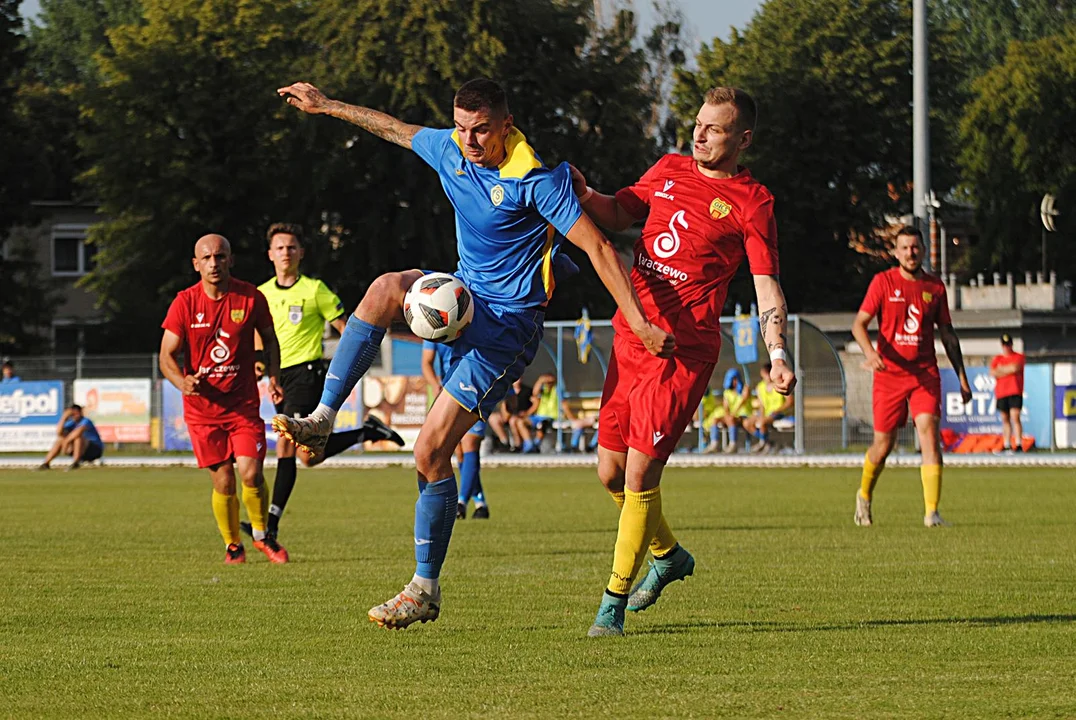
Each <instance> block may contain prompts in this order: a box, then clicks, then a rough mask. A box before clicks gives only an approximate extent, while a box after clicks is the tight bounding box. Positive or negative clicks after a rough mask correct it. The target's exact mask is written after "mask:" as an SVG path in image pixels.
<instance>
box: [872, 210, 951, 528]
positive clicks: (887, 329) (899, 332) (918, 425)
mask: <svg viewBox="0 0 1076 720" xmlns="http://www.w3.org/2000/svg"><path fill="white" fill-rule="evenodd" d="M893 256H894V257H895V258H896V260H897V264H898V266H897V267H895V268H892V269H890V270H886V271H885V272H880V273H878V274H877V275H875V276H874V279H873V280H872V281H871V284H870V287H869V288H868V289H867V296H866V297H865V298H864V299H863V304H862V305H861V306H860V307H859V313H858V314H857V315H856V319H855V320H854V321H853V322H852V335H853V337H855V339H856V342H857V343H859V347H860V348H861V349H862V350H863V354H864V355H865V356H866V358H867V359H866V362H865V363H864V367H866V368H867V369H869V370H872V371H873V372H874V442H873V443H871V446H870V448H869V449H868V450H867V456H866V457H865V458H864V460H863V477H862V480H861V483H860V489H859V491H858V492H857V493H856V513H855V523H856V525H863V526H868V525H870V524H871V522H872V520H871V493H872V492H873V490H874V485H875V483H877V482H878V476H879V475H881V474H882V470H883V469H884V467H885V460H886V458H887V457H889V453H890V452H891V451H892V450H893V444H894V443H895V442H896V439H897V431H898V430H899V429H900V428H901V426H902V425H904V423H906V422H907V421H908V408H909V407H911V414H912V421H913V422H914V423H915V429H916V432H917V433H918V434H919V446H920V447H921V448H922V453H923V464H922V467H921V468H920V475H921V477H922V480H923V502H924V504H925V505H926V513H925V515H924V517H923V524H924V525H926V526H927V527H938V526H941V525H945V524H946V523H945V521H944V520H942V518H941V515H939V514H938V501H939V500H940V499H941V475H942V472H941V470H942V456H941V442H940V439H939V436H938V418H939V417H940V416H941V375H940V374H939V373H938V358H937V357H936V356H935V354H934V326H935V325H937V326H938V337H939V338H940V339H941V342H942V345H943V346H944V347H945V354H946V355H948V356H949V362H950V363H952V365H953V368H954V369H955V370H956V372H957V375H958V376H959V377H960V395H961V396H962V398H963V400H964V402H965V403H967V402H969V401H970V400H971V386H970V385H969V384H968V375H967V373H966V372H964V356H963V355H962V354H961V352H960V340H959V339H958V338H957V336H956V331H955V330H953V320H952V318H951V317H950V316H949V302H948V300H947V299H946V294H945V284H944V283H942V281H941V280H940V279H938V278H937V277H936V276H934V275H931V274H929V273H927V272H925V271H924V270H923V260H922V258H923V236H922V235H921V234H920V232H919V230H917V229H916V228H914V227H911V226H907V227H904V228H901V230H900V232H899V233H898V234H897V242H896V246H895V247H894V249H893ZM875 317H877V318H878V349H877V350H875V349H874V347H873V346H872V345H871V341H870V336H869V335H868V334H867V325H868V324H869V323H870V321H871V319H872V318H875Z"/></svg>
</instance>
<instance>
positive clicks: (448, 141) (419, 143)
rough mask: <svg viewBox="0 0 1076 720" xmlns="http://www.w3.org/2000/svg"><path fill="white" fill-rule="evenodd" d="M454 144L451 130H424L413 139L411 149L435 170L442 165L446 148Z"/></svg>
mask: <svg viewBox="0 0 1076 720" xmlns="http://www.w3.org/2000/svg"><path fill="white" fill-rule="evenodd" d="M453 144H454V143H453V142H452V131H451V130H435V129H433V128H422V129H421V130H419V131H418V132H417V133H415V136H414V137H413V138H411V149H412V150H414V151H415V153H416V154H417V155H418V156H419V157H420V158H422V159H423V160H425V161H426V164H427V165H429V166H430V167H432V168H434V169H435V170H436V169H437V167H438V166H439V165H440V163H441V155H442V154H444V152H445V148H446V147H448V146H449V145H453Z"/></svg>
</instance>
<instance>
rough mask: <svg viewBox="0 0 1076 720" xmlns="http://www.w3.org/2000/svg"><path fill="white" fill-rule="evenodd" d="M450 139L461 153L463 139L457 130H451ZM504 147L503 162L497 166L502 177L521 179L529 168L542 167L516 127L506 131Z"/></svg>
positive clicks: (524, 137) (525, 138)
mask: <svg viewBox="0 0 1076 720" xmlns="http://www.w3.org/2000/svg"><path fill="white" fill-rule="evenodd" d="M452 140H453V141H455V143H456V147H458V148H459V149H460V152H461V153H462V152H463V141H462V140H460V132H459V130H453V131H452ZM504 149H505V158H504V162H502V163H501V164H500V165H498V166H497V169H498V170H500V171H501V177H502V178H515V179H522V178H525V177H527V173H529V172H530V171H531V170H534V169H535V168H540V167H542V163H541V161H540V160H538V155H537V153H535V152H534V148H532V147H531V146H530V143H528V142H527V137H526V136H525V135H524V134H523V133H522V132H520V131H519V129H518V128H511V129H510V130H509V131H508V137H507V138H505V140H504Z"/></svg>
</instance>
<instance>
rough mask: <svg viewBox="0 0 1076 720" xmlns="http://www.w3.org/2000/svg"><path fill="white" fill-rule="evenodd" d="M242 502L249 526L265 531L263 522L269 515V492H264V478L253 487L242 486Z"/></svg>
mask: <svg viewBox="0 0 1076 720" xmlns="http://www.w3.org/2000/svg"><path fill="white" fill-rule="evenodd" d="M259 479H260V478H259ZM243 504H244V505H246V507H247V518H248V519H249V520H250V527H251V528H253V529H254V530H258V531H260V532H265V523H266V520H267V519H268V515H269V493H268V492H266V489H265V481H264V480H262V481H261V482H259V483H258V484H257V485H256V486H254V487H250V486H249V485H244V486H243Z"/></svg>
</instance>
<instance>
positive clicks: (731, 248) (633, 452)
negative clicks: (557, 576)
mask: <svg viewBox="0 0 1076 720" xmlns="http://www.w3.org/2000/svg"><path fill="white" fill-rule="evenodd" d="M755 116H756V108H755V101H754V100H753V99H752V98H751V96H750V95H748V94H747V93H745V92H744V91H743V90H739V89H736V88H725V87H718V88H714V89H712V90H710V91H709V92H708V93H706V101H705V102H704V104H703V106H702V109H700V110H699V113H698V116H697V117H696V119H695V132H694V146H693V152H692V157H686V156H681V155H666V156H665V157H663V158H662V159H660V160H658V162H657V163H656V164H655V165H654V166H653V167H652V168H650V169H649V170H647V171H646V173H645V174H644V175H643V176H642V178H640V179H639V181H638V182H637V183H635V184H634V185H632V186H631V187H627V188H624V189H623V190H620V191H619V192H618V193H617V194H616V195H615V196H610V195H601V194H598V193H596V192H595V191H594V190H592V189H591V188H588V187H587V186H586V180H585V178H584V177H583V176H582V174H581V173H579V171H578V170H574V168H573V182H574V186H575V191H576V194H577V195H579V196H580V202H581V204H582V205H583V209H584V210H585V211H586V212H587V214H588V215H590V216H591V218H593V219H594V220H595V221H596V222H597V223H598V224H600V225H603V226H605V227H607V228H609V229H611V230H623V229H625V228H627V227H629V226H631V225H632V224H633V223H635V222H636V221H639V220H643V219H644V218H645V220H646V223H645V225H644V226H643V232H642V235H641V236H640V238H639V239H638V240H637V241H636V243H635V248H634V263H633V264H634V268H633V270H632V274H631V278H632V283H633V284H634V286H635V290H636V292H637V293H638V294H639V299H640V300H641V301H642V303H643V309H644V310H645V311H646V314H647V317H648V318H649V319H650V321H651V322H652V323H654V324H656V325H658V326H659V327H661V328H662V329H663V330H665V331H666V332H669V333H671V334H672V335H674V336H675V338H676V350H675V352H674V354H673V357H672V358H670V359H663V358H658V357H654V356H653V355H651V354H650V353H648V352H647V351H646V348H644V347H643V345H642V344H641V343H640V342H639V341H637V340H636V339H635V338H634V337H633V334H632V332H631V330H630V328H629V327H628V325H627V323H626V322H625V320H624V318H623V317H622V316H621V314H620V313H619V312H618V313H617V314H616V316H615V317H614V318H613V327H614V330H615V333H616V334H615V337H614V340H613V353H612V356H611V357H610V359H609V371H608V373H607V375H606V379H605V388H604V390H603V392H602V405H601V412H600V416H599V423H598V428H599V429H598V476H599V477H600V479H601V481H602V484H603V485H605V487H606V489H607V490H608V491H609V492H610V494H612V496H613V499H614V500H615V501H616V503H617V505H618V506H620V508H621V511H620V526H619V530H618V532H617V541H616V549H615V552H614V555H613V572H612V576H611V578H610V580H609V584H608V586H607V587H606V590H605V593H604V594H603V596H602V602H601V605H600V606H599V608H598V615H597V618H596V619H595V621H594V625H593V627H591V629H590V632H589V633H588V634H589V635H590V636H592V637H594V636H599V635H622V634H623V632H624V611H625V610H632V611H639V610H644V609H646V608H647V607H649V606H650V605H653V604H654V603H655V602H656V601H657V599H658V597H659V596H660V594H661V591H662V590H663V589H664V588H665V586H666V585H668V584H669V583H670V582H672V581H674V580H682V579H684V578H686V577H687V576H688V575H691V574H692V572H693V570H694V568H695V560H694V558H693V557H692V556H691V554H690V553H689V552H688V551H687V550H685V549H684V548H682V547H681V546H680V544H679V543H678V542H677V541H676V538H675V536H673V533H672V530H671V529H670V528H669V525H668V523H667V522H666V521H665V518H664V516H663V515H662V512H661V490H660V487H659V485H660V483H661V474H662V471H663V470H664V469H665V463H666V461H667V460H668V459H669V455H670V454H671V453H672V451H673V450H674V449H675V448H676V445H677V443H678V442H679V441H680V438H681V436H682V435H683V434H684V429H685V428H686V427H687V425H688V423H689V422H691V419H692V417H694V414H695V412H696V411H697V409H698V407H699V402H700V401H701V400H702V397H703V395H704V394H705V393H706V391H707V388H708V387H709V384H710V377H711V375H713V371H714V366H715V364H716V363H717V357H718V352H719V351H720V348H721V323H720V317H721V310H722V308H723V307H724V304H725V296H726V295H727V293H728V286H729V281H730V280H731V279H732V276H733V275H734V274H735V273H736V270H737V268H739V266H740V263H741V262H743V260H744V258H745V257H746V258H747V261H748V264H749V266H750V269H751V274H752V275H754V278H755V290H756V293H757V295H758V307H759V309H760V311H761V315H760V322H761V325H762V332H763V336H764V338H765V340H766V345H767V347H768V348H769V350H770V359H771V361H772V363H773V370H772V372H771V377H772V380H773V383H774V386H775V387H776V388H777V389H778V390H779V391H780V392H781V393H783V394H787V393H789V392H791V391H792V387H793V386H794V385H795V382H796V377H795V374H794V373H793V370H792V368H791V367H789V365H788V356H787V354H786V353H785V331H786V327H787V316H788V311H787V309H786V307H785V297H784V293H783V292H782V291H781V285H780V282H779V281H778V276H777V273H778V262H777V228H776V223H775V222H774V218H773V196H772V195H771V194H770V192H769V191H768V190H767V189H766V188H765V187H763V186H762V185H761V184H760V183H758V182H757V181H756V180H755V179H754V178H752V177H751V173H750V172H748V171H747V169H746V168H743V167H741V166H740V165H739V162H738V161H739V157H740V153H742V152H743V151H744V150H746V149H747V148H748V147H749V146H750V145H751V140H752V135H753V133H754V126H755ZM648 546H649V548H650V551H651V553H652V554H653V556H654V562H653V563H652V564H651V567H650V570H649V572H648V573H647V575H646V577H645V578H644V579H643V580H642V581H641V582H640V583H639V584H638V585H637V586H636V587H635V589H634V590H632V589H631V584H632V582H633V580H634V579H635V576H636V575H637V574H638V572H639V568H640V566H641V565H642V561H643V558H644V556H645V553H646V550H647V547H648Z"/></svg>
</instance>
